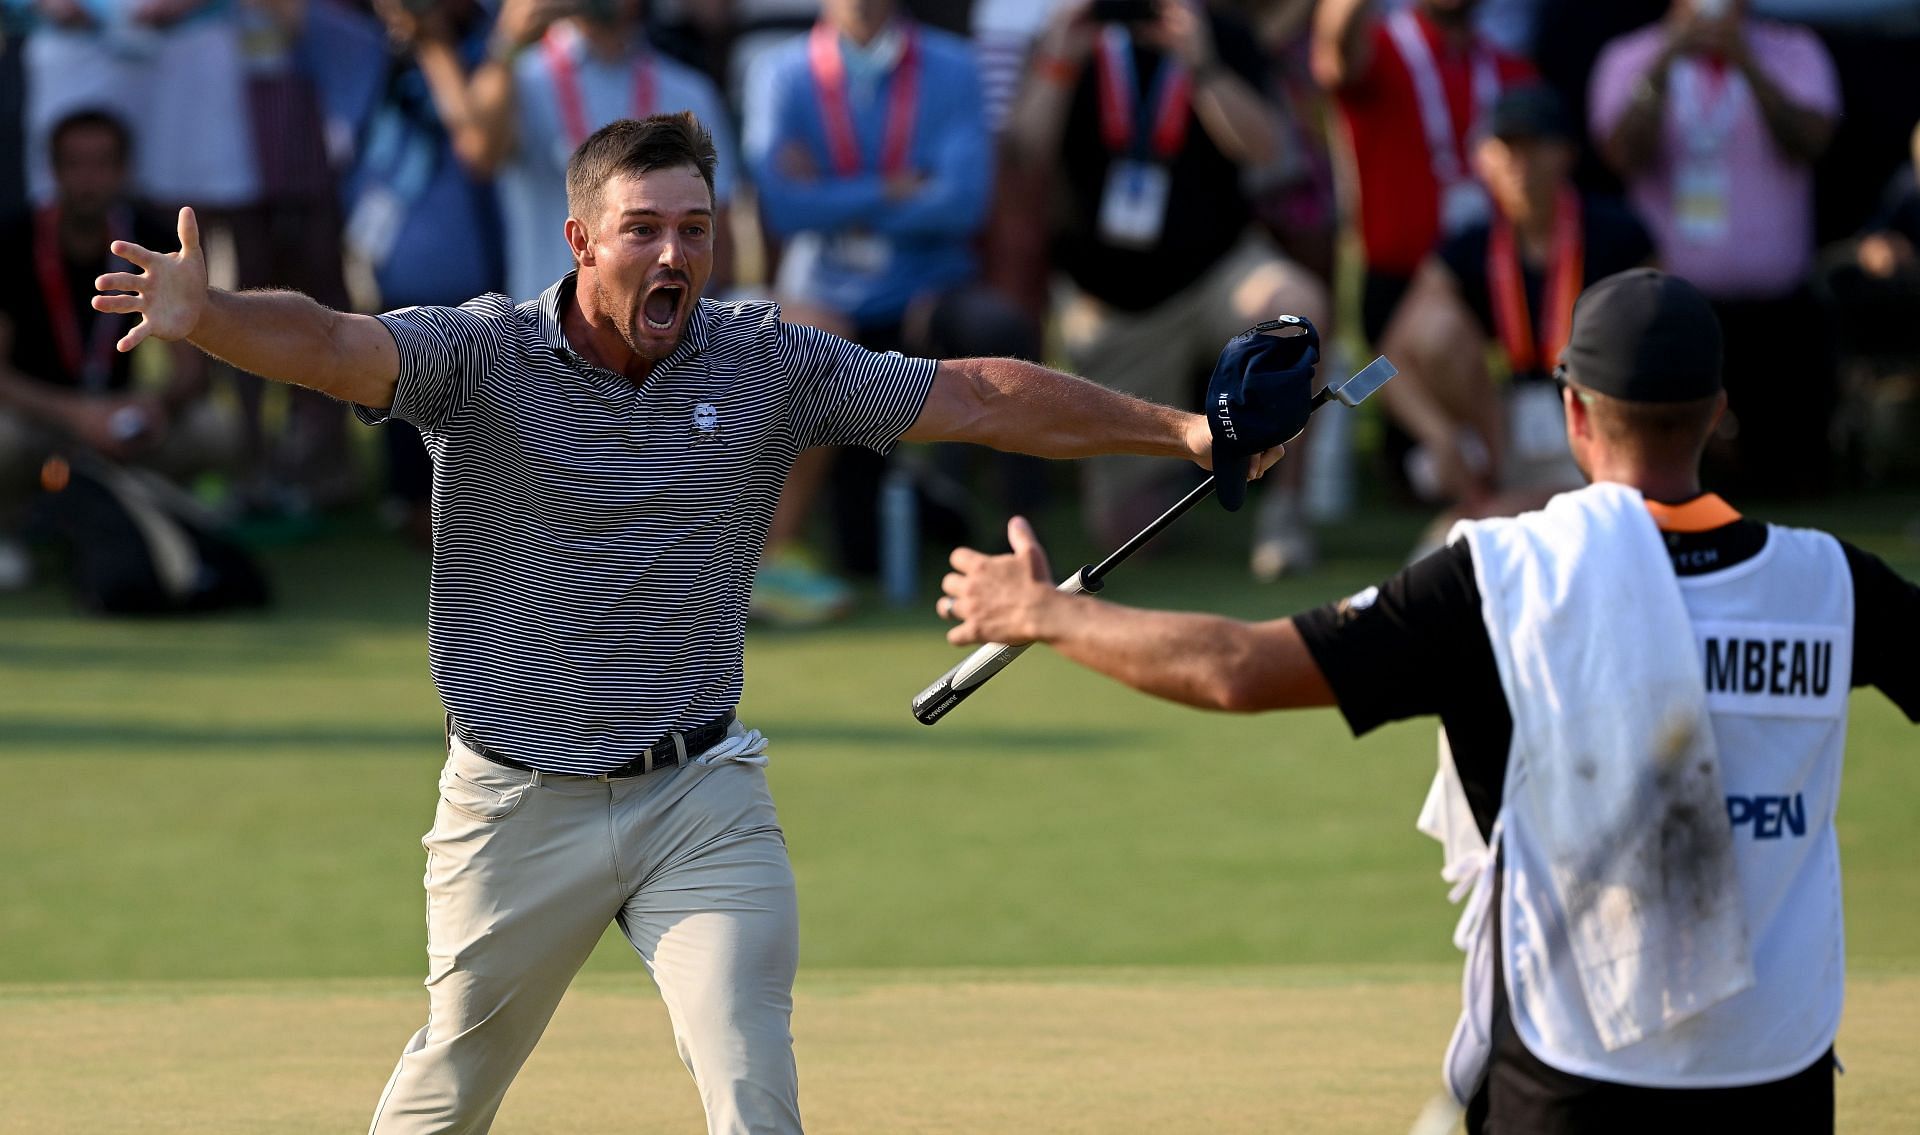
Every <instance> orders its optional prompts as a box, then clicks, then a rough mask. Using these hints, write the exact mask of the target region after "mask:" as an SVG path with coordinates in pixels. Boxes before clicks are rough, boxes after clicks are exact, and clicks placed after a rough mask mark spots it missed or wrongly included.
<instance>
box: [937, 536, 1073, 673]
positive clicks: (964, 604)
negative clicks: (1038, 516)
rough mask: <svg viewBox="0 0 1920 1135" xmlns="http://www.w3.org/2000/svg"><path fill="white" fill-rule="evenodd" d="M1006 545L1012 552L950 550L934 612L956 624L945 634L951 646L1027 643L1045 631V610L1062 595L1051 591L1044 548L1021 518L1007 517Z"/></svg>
mask: <svg viewBox="0 0 1920 1135" xmlns="http://www.w3.org/2000/svg"><path fill="white" fill-rule="evenodd" d="M1007 543H1008V545H1009V546H1010V547H1012V548H1013V551H1012V552H1010V553H1008V554H1006V555H1003V556H989V555H987V554H986V553H985V552H977V551H975V550H973V549H972V548H955V549H954V551H953V555H952V556H951V557H950V558H949V560H948V562H949V563H951V564H952V565H953V570H952V571H950V572H948V573H947V575H946V578H945V579H942V580H941V581H940V590H941V592H942V594H941V596H940V599H939V601H938V602H936V603H935V604H934V611H935V612H936V613H937V614H938V615H939V616H940V617H941V618H943V619H951V620H954V621H957V622H958V623H959V624H960V625H959V626H956V627H954V628H953V629H952V630H950V631H948V632H947V641H948V642H950V643H952V644H954V645H955V646H966V645H968V644H970V643H976V642H1004V643H1007V644H1008V645H1010V646H1019V645H1020V644H1022V643H1028V642H1032V641H1034V640H1035V639H1037V638H1041V637H1043V636H1044V634H1045V628H1046V612H1047V610H1048V609H1049V608H1050V607H1051V605H1052V604H1054V603H1057V602H1060V601H1061V600H1063V599H1066V598H1067V596H1064V595H1062V594H1061V593H1060V592H1059V591H1056V590H1055V589H1054V586H1053V570H1052V569H1051V568H1049V567H1048V566H1047V553H1046V549H1044V548H1042V547H1041V546H1040V540H1039V538H1038V537H1036V536H1035V535H1034V534H1033V526H1032V525H1030V524H1028V523H1027V521H1026V518H1025V517H1021V516H1016V517H1014V518H1013V519H1012V520H1009V521H1007Z"/></svg>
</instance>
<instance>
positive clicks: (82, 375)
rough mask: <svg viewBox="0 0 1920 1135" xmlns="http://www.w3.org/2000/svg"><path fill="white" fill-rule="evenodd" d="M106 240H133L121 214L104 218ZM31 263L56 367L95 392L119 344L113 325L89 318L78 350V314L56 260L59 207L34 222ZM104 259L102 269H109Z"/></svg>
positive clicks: (110, 321) (98, 317)
mask: <svg viewBox="0 0 1920 1135" xmlns="http://www.w3.org/2000/svg"><path fill="white" fill-rule="evenodd" d="M107 236H108V238H109V240H110V241H112V240H128V239H130V238H131V237H132V233H131V232H130V230H129V225H128V223H127V217H126V212H125V210H124V209H114V210H113V211H111V212H109V213H108V214H107ZM33 260H34V270H35V273H36V274H37V275H38V276H39V277H40V298H41V300H42V301H43V302H44V303H45V304H46V308H47V321H48V322H49V323H50V324H52V327H51V328H50V329H51V330H52V332H53V342H54V346H55V347H57V348H58V349H59V351H60V365H61V366H62V367H63V368H65V370H66V372H67V373H68V374H70V375H72V376H73V379H74V381H75V382H76V383H78V384H79V385H80V386H81V387H83V388H85V389H87V390H93V391H100V390H105V389H106V387H107V380H108V378H109V377H110V376H111V375H112V372H113V345H114V342H115V340H117V339H118V338H119V334H118V329H117V326H116V325H117V324H118V322H119V321H118V320H116V319H114V318H113V317H111V316H109V315H106V314H104V313H96V314H95V315H94V317H93V334H92V336H91V339H90V342H88V344H87V345H86V347H85V348H84V350H83V348H82V347H81V345H80V314H79V312H76V311H75V310H74V309H73V292H72V289H70V288H68V286H67V269H66V263H65V259H64V258H63V257H62V256H61V254H60V207H59V206H58V205H47V206H44V207H42V208H41V209H40V210H39V212H38V213H37V214H36V215H35V217H34V225H33ZM114 260H115V257H112V256H109V257H108V258H107V264H108V266H109V267H111V266H112V265H113V262H114Z"/></svg>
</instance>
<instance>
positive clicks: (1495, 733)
mask: <svg viewBox="0 0 1920 1135" xmlns="http://www.w3.org/2000/svg"><path fill="white" fill-rule="evenodd" d="M1664 536H1665V538H1666V543H1667V550H1668V552H1669V554H1671V556H1672V557H1673V567H1674V571H1676V572H1677V573H1679V574H1680V575H1683V576H1687V575H1704V574H1706V573H1709V572H1715V571H1722V570H1725V569H1726V568H1729V567H1732V566H1733V565H1735V564H1737V563H1740V562H1742V561H1743V560H1747V559H1750V558H1752V557H1753V556H1754V555H1756V554H1757V553H1759V551H1760V550H1761V549H1762V548H1763V547H1765V546H1766V541H1767V526H1766V525H1765V524H1762V523H1760V522H1758V521H1754V520H1748V519H1745V518H1741V519H1739V520H1735V521H1733V522H1732V523H1729V524H1725V525H1722V526H1721V527H1718V528H1712V529H1709V530H1707V531H1704V532H1666V533H1664ZM1840 545H1841V548H1842V549H1843V550H1844V551H1845V553H1846V558H1847V566H1848V568H1849V569H1851V571H1852V573H1853V593H1854V607H1853V611H1854V630H1853V643H1854V646H1853V684H1854V685H1855V686H1868V685H1871V686H1875V687H1877V688H1879V689H1880V691H1881V692H1882V693H1884V694H1886V695H1887V696H1888V697H1889V698H1891V699H1892V700H1893V702H1894V704H1896V705H1898V706H1899V707H1900V708H1901V710H1902V711H1903V712H1905V713H1906V715H1907V717H1908V719H1909V720H1913V721H1916V722H1920V655H1916V653H1915V649H1914V645H1913V644H1914V643H1915V642H1916V641H1920V587H1916V586H1915V585H1914V584H1912V583H1909V582H1907V581H1906V580H1904V579H1902V578H1901V577H1900V576H1899V575H1897V574H1895V573H1894V571H1893V569H1891V568H1889V567H1888V566H1887V565H1886V564H1885V563H1884V562H1882V561H1881V560H1880V559H1879V558H1878V557H1875V556H1872V555H1869V554H1868V553H1866V552H1863V551H1861V550H1860V549H1858V548H1856V547H1854V546H1853V545H1851V544H1848V543H1847V542H1846V541H1844V540H1843V541H1841V542H1840ZM1294 625H1295V626H1297V627H1299V629H1300V634H1301V637H1302V638H1303V639H1305V640H1306V644H1307V649H1308V650H1309V651H1311V652H1312V654H1313V658H1314V661H1315V662H1317V663H1318V664H1319V666H1320V672H1321V673H1322V674H1324V675H1325V676H1326V679H1327V684H1328V685H1329V686H1330V687H1332V689H1333V693H1334V697H1335V698H1336V699H1338V701H1339V703H1340V712H1341V714H1342V715H1343V716H1345V717H1346V719H1347V724H1348V726H1349V727H1351V728H1352V730H1353V732H1354V735H1355V736H1359V735H1361V734H1364V733H1367V732H1369V731H1371V730H1373V729H1375V728H1378V727H1379V726H1381V725H1384V724H1386V723H1388V722H1390V721H1400V720H1404V719H1406V718H1409V717H1422V716H1426V715H1429V714H1433V715H1438V716H1439V718H1440V722H1441V724H1442V725H1444V726H1445V727H1446V730H1447V741H1448V743H1449V745H1451V747H1452V749H1453V761H1454V765H1455V767H1456V768H1457V769H1458V771H1459V773H1460V782H1461V787H1462V788H1463V789H1464V790H1465V791H1466V796H1467V802H1468V803H1469V805H1471V807H1472V808H1473V817H1474V820H1475V822H1476V823H1478V824H1479V827H1480V833H1481V834H1482V835H1489V834H1491V832H1492V830H1493V821H1494V817H1495V816H1496V815H1497V814H1498V813H1499V811H1500V795H1501V790H1502V788H1503V787H1504V785H1505V781H1506V773H1507V751H1508V749H1509V748H1510V747H1511V745H1512V741H1513V716H1512V714H1511V713H1510V712H1509V711H1508V708H1507V699H1506V693H1505V691H1504V690H1503V689H1502V688H1501V685H1500V673H1499V670H1498V668H1497V666H1496V664H1495V662H1494V658H1493V647H1492V644H1490V643H1489V642H1488V641H1487V629H1486V624H1485V623H1484V622H1482V621H1481V616H1480V592H1479V589H1478V588H1477V587H1476V585H1475V583H1474V577H1473V554H1472V552H1471V551H1469V550H1468V547H1467V542H1466V541H1464V540H1462V541H1459V542H1457V543H1454V544H1450V545H1448V546H1447V547H1445V548H1443V549H1441V550H1440V551H1437V552H1435V553H1433V554H1432V555H1430V556H1427V557H1425V558H1424V559H1422V560H1420V561H1419V562H1417V563H1414V564H1412V565H1410V566H1408V567H1407V568H1406V569H1404V570H1402V571H1400V572H1398V573H1397V574H1395V575H1393V576H1392V577H1390V578H1389V579H1387V580H1386V581H1385V582H1383V583H1381V584H1380V585H1379V587H1377V588H1372V587H1370V588H1367V589H1366V590H1365V591H1362V592H1360V593H1359V594H1357V595H1353V596H1350V597H1348V598H1346V599H1342V600H1340V601H1339V602H1337V603H1329V604H1327V605H1326V606H1324V607H1318V608H1315V609H1314V610H1311V611H1307V612H1305V613H1303V614H1301V615H1298V616H1296V617H1295V619H1294Z"/></svg>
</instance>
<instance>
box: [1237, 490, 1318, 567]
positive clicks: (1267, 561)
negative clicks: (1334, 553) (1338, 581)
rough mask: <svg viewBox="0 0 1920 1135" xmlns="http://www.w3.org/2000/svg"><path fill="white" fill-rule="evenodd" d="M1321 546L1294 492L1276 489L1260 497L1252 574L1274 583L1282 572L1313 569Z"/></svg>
mask: <svg viewBox="0 0 1920 1135" xmlns="http://www.w3.org/2000/svg"><path fill="white" fill-rule="evenodd" d="M1319 561H1320V548H1319V545H1318V542H1317V541H1315V540H1314V538H1313V531H1312V529H1310V528H1308V527H1307V522H1306V519H1305V518H1304V517H1303V516H1302V515H1301V514H1300V502H1299V499H1298V498H1297V497H1296V496H1295V494H1293V493H1290V492H1284V491H1280V490H1277V489H1276V490H1273V491H1270V492H1268V493H1266V494H1264V495H1263V496H1262V497H1261V498H1260V505H1259V511H1258V512H1257V513H1256V514H1255V515H1254V519H1253V556H1252V558H1251V560H1250V563H1249V566H1250V567H1251V568H1252V571H1253V578H1255V579H1257V580H1259V581H1260V582H1261V583H1272V582H1273V581H1274V580H1276V579H1279V578H1280V577H1281V576H1286V575H1299V574H1300V573H1302V572H1307V571H1312V570H1313V567H1314V565H1315V564H1317V563H1319Z"/></svg>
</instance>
